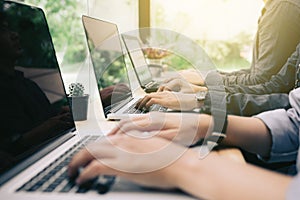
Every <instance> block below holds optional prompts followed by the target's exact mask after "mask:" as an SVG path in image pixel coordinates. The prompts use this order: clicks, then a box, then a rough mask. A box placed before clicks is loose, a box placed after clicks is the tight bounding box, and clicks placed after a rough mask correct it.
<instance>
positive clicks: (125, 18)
mask: <svg viewBox="0 0 300 200" xmlns="http://www.w3.org/2000/svg"><path fill="white" fill-rule="evenodd" d="M20 1H21V2H24V3H27V4H31V5H35V6H38V7H41V8H43V9H44V11H45V13H46V17H47V20H48V23H49V27H50V32H51V34H52V37H53V42H54V46H55V49H56V53H57V58H58V61H59V64H60V66H61V70H62V72H63V75H64V74H72V73H74V74H75V73H78V70H80V68H81V67H82V66H84V65H86V62H88V61H87V59H86V58H87V51H88V50H87V45H86V40H85V35H84V30H83V27H82V23H81V15H82V14H85V15H90V16H92V17H96V18H100V19H103V20H107V21H111V22H113V23H116V24H117V25H118V27H119V31H120V32H121V33H122V32H127V31H131V30H135V29H138V28H143V27H153V28H163V29H168V30H172V31H176V32H178V33H181V34H183V35H185V36H187V37H189V38H191V39H192V40H194V41H196V42H197V43H198V44H199V45H200V46H202V47H203V49H204V50H205V51H206V53H207V54H208V55H209V57H210V58H211V59H212V61H213V62H214V63H215V65H216V67H217V68H218V69H220V70H223V71H232V70H237V69H241V68H248V67H249V62H251V55H252V42H253V38H254V34H255V31H256V28H257V20H258V18H259V15H260V10H261V8H262V6H263V1H262V0H243V1H241V0H185V1H182V0H163V1H162V0H109V1H108V0H60V1H49V0H20ZM163 64H167V65H170V66H172V67H173V68H175V69H186V68H189V67H190V66H188V64H187V62H186V61H185V60H184V59H182V58H181V57H178V56H176V55H170V56H167V57H166V58H164V60H163ZM64 79H65V81H67V83H65V84H66V85H68V84H69V83H68V80H69V79H68V77H66V75H65V78H64ZM70 81H71V80H70Z"/></svg>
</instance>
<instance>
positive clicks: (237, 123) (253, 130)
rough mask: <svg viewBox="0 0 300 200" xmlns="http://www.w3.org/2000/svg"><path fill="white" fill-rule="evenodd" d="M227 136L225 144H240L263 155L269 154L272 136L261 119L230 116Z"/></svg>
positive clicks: (239, 145) (245, 148)
mask: <svg viewBox="0 0 300 200" xmlns="http://www.w3.org/2000/svg"><path fill="white" fill-rule="evenodd" d="M226 136H227V137H226V139H225V140H224V141H223V143H224V144H227V145H233V146H238V147H240V148H242V149H244V150H246V151H249V152H252V153H255V154H259V155H261V156H263V157H267V156H269V153H270V149H271V145H272V138H271V134H270V133H269V130H268V129H267V127H266V126H265V124H264V123H263V122H262V121H261V120H260V119H257V118H250V117H238V116H228V126H227V131H226Z"/></svg>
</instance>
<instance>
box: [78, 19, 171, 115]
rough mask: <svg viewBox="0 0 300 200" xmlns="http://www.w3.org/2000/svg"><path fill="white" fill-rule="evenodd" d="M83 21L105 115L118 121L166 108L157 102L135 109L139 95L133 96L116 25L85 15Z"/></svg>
mask: <svg viewBox="0 0 300 200" xmlns="http://www.w3.org/2000/svg"><path fill="white" fill-rule="evenodd" d="M82 23H83V26H84V30H85V34H86V39H87V43H88V47H89V52H90V56H91V60H92V64H93V69H94V74H95V77H96V81H97V86H98V90H99V93H100V98H101V103H102V106H103V111H104V115H105V117H106V118H107V119H109V120H120V119H123V118H127V117H128V116H129V115H140V114H144V113H147V112H149V111H166V108H165V107H162V106H160V105H153V106H151V108H150V109H148V110H146V109H144V110H139V109H136V108H135V105H136V103H137V102H138V100H140V99H141V98H142V97H134V96H133V92H132V90H131V87H130V81H129V77H128V73H127V68H126V63H125V60H124V54H123V49H122V43H121V39H120V35H119V32H118V28H117V25H116V24H114V23H111V22H107V21H104V20H100V19H95V18H92V17H89V16H85V15H83V16H82Z"/></svg>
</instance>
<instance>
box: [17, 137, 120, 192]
mask: <svg viewBox="0 0 300 200" xmlns="http://www.w3.org/2000/svg"><path fill="white" fill-rule="evenodd" d="M99 137H101V136H86V137H84V138H82V139H81V140H80V141H79V142H77V143H76V144H74V145H73V146H72V147H71V148H70V149H68V150H67V151H66V152H65V153H64V154H62V155H61V156H60V157H59V158H57V159H56V160H55V161H53V162H52V163H51V164H50V165H48V166H47V167H45V168H44V169H43V170H42V171H41V172H39V173H38V174H37V175H36V176H34V177H33V178H32V179H30V180H29V181H28V182H26V183H25V184H24V185H23V186H21V187H20V188H19V189H17V191H18V192H19V191H26V192H35V191H39V192H63V193H66V192H76V193H85V192H87V191H89V190H96V191H98V193H100V194H104V193H106V192H107V191H108V190H109V189H110V186H111V185H112V184H113V183H114V178H115V177H113V176H100V177H97V178H95V179H93V180H91V181H88V182H87V183H85V184H83V185H81V186H79V187H78V186H77V185H76V184H75V180H72V179H70V178H69V177H68V174H67V169H68V164H69V163H70V161H71V159H72V157H73V156H74V155H75V154H76V153H77V152H79V151H80V149H82V148H83V147H84V146H85V145H87V144H88V143H90V142H93V141H96V140H97V139H98V138H99Z"/></svg>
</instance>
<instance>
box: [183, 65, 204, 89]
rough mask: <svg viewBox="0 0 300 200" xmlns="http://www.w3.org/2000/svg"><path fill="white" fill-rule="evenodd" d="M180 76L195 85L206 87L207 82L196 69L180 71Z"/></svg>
mask: <svg viewBox="0 0 300 200" xmlns="http://www.w3.org/2000/svg"><path fill="white" fill-rule="evenodd" d="M178 74H179V76H180V77H182V78H183V79H185V80H187V81H188V82H190V83H191V84H194V85H200V86H201V85H204V84H205V81H204V79H203V78H202V76H201V75H200V73H199V72H198V71H197V70H195V69H187V70H180V71H179V72H178Z"/></svg>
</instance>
